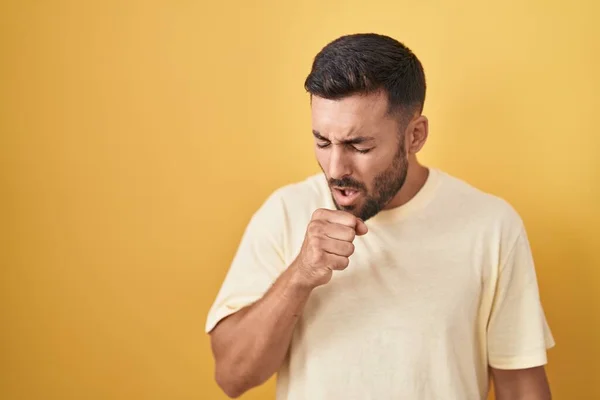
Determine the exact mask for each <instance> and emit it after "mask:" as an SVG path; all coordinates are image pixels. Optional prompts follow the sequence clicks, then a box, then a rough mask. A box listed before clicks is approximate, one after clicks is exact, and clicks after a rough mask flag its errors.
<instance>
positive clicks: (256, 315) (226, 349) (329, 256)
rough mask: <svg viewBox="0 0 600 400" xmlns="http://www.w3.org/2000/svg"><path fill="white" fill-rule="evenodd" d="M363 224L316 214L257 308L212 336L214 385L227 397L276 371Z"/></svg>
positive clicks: (222, 324) (340, 216) (345, 261)
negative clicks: (315, 294)
mask: <svg viewBox="0 0 600 400" xmlns="http://www.w3.org/2000/svg"><path fill="white" fill-rule="evenodd" d="M366 232H367V227H366V225H365V224H364V222H362V221H359V220H358V219H357V218H356V217H354V216H353V215H352V214H349V213H346V212H343V211H332V210H317V211H316V212H315V213H314V214H313V218H312V220H311V222H310V224H309V226H308V228H307V231H306V236H305V238H304V243H303V244H302V249H301V250H300V254H299V255H298V257H297V258H296V260H295V261H294V262H293V263H292V264H291V265H290V266H289V267H288V268H287V269H286V270H285V271H284V272H283V273H282V274H281V276H280V277H279V278H278V279H277V280H276V281H275V283H274V284H273V286H272V287H271V288H270V289H269V290H268V291H267V293H266V294H265V295H264V296H263V297H262V298H261V299H260V300H258V301H257V302H256V303H254V304H252V305H250V306H248V307H246V308H244V309H242V310H240V311H238V312H236V313H235V314H233V315H231V316H229V317H228V318H225V319H223V320H222V321H221V322H220V323H219V324H217V326H216V327H215V328H214V329H213V331H212V332H211V344H212V350H213V354H214V358H215V363H216V368H215V369H216V376H215V378H216V380H217V383H218V384H219V386H220V387H221V389H223V391H224V392H225V393H226V394H227V395H228V396H230V397H238V396H240V395H241V394H243V393H244V392H245V391H247V390H248V389H250V388H252V387H255V386H258V385H260V384H262V383H263V382H265V381H266V380H267V379H269V377H271V375H273V374H274V373H275V372H276V371H277V370H278V369H279V367H280V366H281V364H282V362H283V360H284V358H285V355H286V353H287V351H288V348H289V345H290V341H291V339H292V333H293V331H294V327H295V325H296V322H297V320H298V318H299V316H300V315H301V313H302V311H303V309H304V306H305V304H306V301H307V300H308V298H309V296H310V293H311V292H312V290H313V289H314V288H315V287H317V286H320V285H324V284H326V283H328V282H329V280H330V279H331V276H332V274H333V270H342V269H345V268H346V267H347V266H348V263H349V259H348V257H350V255H351V254H352V253H353V252H354V245H353V244H352V241H353V240H354V238H355V235H357V234H358V235H363V234H365V233H366Z"/></svg>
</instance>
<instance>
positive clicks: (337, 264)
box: [328, 254, 350, 271]
mask: <svg viewBox="0 0 600 400" xmlns="http://www.w3.org/2000/svg"><path fill="white" fill-rule="evenodd" d="M328 261H329V268H331V269H332V270H337V271H340V270H343V269H346V267H348V264H350V260H349V259H348V257H343V256H338V255H336V254H328Z"/></svg>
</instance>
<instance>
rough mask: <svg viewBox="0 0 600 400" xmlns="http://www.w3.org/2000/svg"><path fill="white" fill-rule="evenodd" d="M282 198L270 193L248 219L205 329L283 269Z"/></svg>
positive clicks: (249, 299)
mask: <svg viewBox="0 0 600 400" xmlns="http://www.w3.org/2000/svg"><path fill="white" fill-rule="evenodd" d="M283 212H284V208H283V203H282V199H281V197H280V196H278V194H277V192H275V193H274V194H272V195H271V196H270V197H269V198H268V199H267V201H265V203H264V204H263V205H262V206H261V207H260V209H259V210H258V211H257V212H256V213H255V214H254V215H253V216H252V218H251V219H250V222H249V223H248V225H247V227H246V229H245V231H244V234H243V236H242V239H241V242H240V244H239V246H238V249H237V251H236V254H235V256H234V258H233V261H232V263H231V265H230V267H229V270H228V272H227V275H226V276H225V280H224V282H223V284H222V286H221V288H220V290H219V292H218V294H217V297H216V299H215V301H214V303H213V305H212V307H211V308H210V310H209V312H208V317H207V320H206V326H205V331H206V332H207V333H208V332H210V331H212V330H213V329H214V327H215V326H216V325H217V323H218V322H219V321H220V320H222V319H223V318H225V317H227V316H229V315H231V314H233V313H235V312H237V311H239V310H240V309H242V308H244V307H246V306H248V305H250V304H252V303H254V302H255V301H257V300H258V299H260V298H261V297H262V296H263V295H264V293H265V292H266V291H267V290H268V289H269V288H270V287H271V285H272V284H273V283H274V282H275V280H276V279H277V278H278V277H279V275H280V274H281V273H282V272H283V271H284V270H285V268H286V265H285V256H284V249H283V243H284V240H283V239H284V232H285V218H284V215H285V214H284V213H283Z"/></svg>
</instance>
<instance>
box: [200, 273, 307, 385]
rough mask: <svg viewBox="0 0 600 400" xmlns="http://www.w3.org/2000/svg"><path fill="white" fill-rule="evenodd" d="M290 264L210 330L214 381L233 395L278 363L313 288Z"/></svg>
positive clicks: (260, 380)
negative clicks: (266, 287) (260, 292)
mask: <svg viewBox="0 0 600 400" xmlns="http://www.w3.org/2000/svg"><path fill="white" fill-rule="evenodd" d="M297 278H298V276H297V269H296V268H295V267H294V265H292V266H290V268H288V269H287V270H286V271H285V272H284V273H283V274H282V275H281V276H280V277H279V279H277V281H276V282H275V284H274V285H273V286H272V287H271V289H270V290H269V291H268V292H267V293H266V294H265V296H263V298H261V299H260V300H258V301H257V302H256V303H254V304H253V305H251V306H248V307H246V308H244V309H242V310H240V311H238V312H236V313H235V314H233V315H231V316H229V317H227V318H225V319H224V320H222V321H221V322H220V323H219V324H217V326H216V327H215V329H214V330H213V331H212V332H211V345H212V350H213V354H214V357H215V360H216V380H217V383H218V384H219V386H220V387H221V388H222V389H223V391H224V392H225V393H226V394H227V395H228V396H230V397H238V396H239V395H241V394H242V393H244V392H245V391H246V390H248V389H250V388H252V387H255V386H258V385H260V384H262V383H264V382H265V381H266V380H267V379H269V378H270V377H271V375H273V374H274V373H275V372H276V371H277V370H278V369H279V367H280V365H281V363H282V362H283V359H284V357H285V355H286V352H287V350H288V347H289V344H290V341H291V339H292V333H293V331H294V327H295V325H296V321H297V320H298V317H299V316H300V314H301V313H302V310H303V308H304V305H305V304H306V301H307V300H308V297H309V295H310V292H311V289H310V288H308V287H307V286H306V285H302V284H300V282H299V280H298V279H297Z"/></svg>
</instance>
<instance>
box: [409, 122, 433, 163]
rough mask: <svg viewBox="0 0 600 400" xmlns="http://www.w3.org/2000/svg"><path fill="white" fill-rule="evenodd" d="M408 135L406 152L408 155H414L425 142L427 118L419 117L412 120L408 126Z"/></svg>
mask: <svg viewBox="0 0 600 400" xmlns="http://www.w3.org/2000/svg"><path fill="white" fill-rule="evenodd" d="M408 133H409V134H408V135H407V136H406V137H407V139H408V141H407V143H406V151H407V152H408V153H409V154H416V153H418V152H419V151H420V150H421V148H422V147H423V145H424V144H425V142H426V141H427V135H428V134H429V121H428V120H427V117H426V116H424V115H419V116H418V117H417V118H415V119H414V120H412V121H411V122H410V124H409V131H408Z"/></svg>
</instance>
